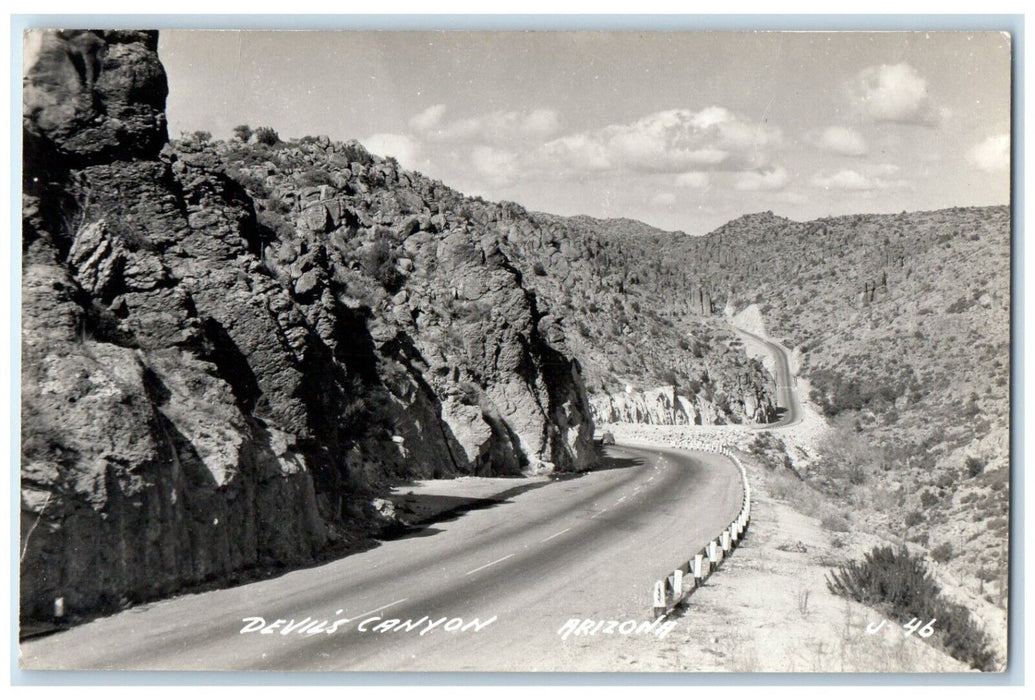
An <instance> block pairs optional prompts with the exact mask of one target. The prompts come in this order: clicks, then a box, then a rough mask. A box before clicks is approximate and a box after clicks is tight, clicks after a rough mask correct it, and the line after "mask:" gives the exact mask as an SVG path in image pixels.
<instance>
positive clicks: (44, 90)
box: [23, 30, 169, 169]
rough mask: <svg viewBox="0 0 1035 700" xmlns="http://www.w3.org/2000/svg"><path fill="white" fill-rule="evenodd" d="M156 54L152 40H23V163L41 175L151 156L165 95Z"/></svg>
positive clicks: (47, 35)
mask: <svg viewBox="0 0 1035 700" xmlns="http://www.w3.org/2000/svg"><path fill="white" fill-rule="evenodd" d="M157 47H158V33H157V32H138V31H82V30H67V31H30V32H27V33H26V36H25V54H26V56H25V58H26V62H25V65H26V71H25V80H24V86H23V100H24V101H23V128H24V133H25V153H26V158H27V159H29V160H31V161H32V162H33V163H34V164H36V167H37V168H39V169H43V166H44V165H46V164H49V163H51V162H52V161H54V160H58V159H59V160H61V161H62V162H63V163H65V164H68V163H76V164H86V163H98V162H104V161H107V160H114V159H129V158H135V157H140V158H149V157H154V156H156V155H157V154H158V151H159V150H161V148H162V146H163V145H164V144H165V143H166V141H167V140H168V136H167V133H166V122H165V98H166V96H167V94H168V92H169V89H168V84H167V82H166V77H165V70H164V69H163V67H162V64H161V62H160V61H159V60H158V54H157V52H156V49H157Z"/></svg>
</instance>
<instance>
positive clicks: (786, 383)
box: [734, 326, 801, 430]
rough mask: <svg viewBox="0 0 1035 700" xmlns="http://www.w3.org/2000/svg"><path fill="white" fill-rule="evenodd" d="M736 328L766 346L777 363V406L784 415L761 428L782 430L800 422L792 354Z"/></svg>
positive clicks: (783, 348) (799, 403)
mask: <svg viewBox="0 0 1035 700" xmlns="http://www.w3.org/2000/svg"><path fill="white" fill-rule="evenodd" d="M734 328H736V331H737V332H738V333H740V334H741V335H745V336H747V337H749V338H751V339H752V340H754V341H756V342H758V343H760V344H761V345H763V346H765V348H766V349H767V350H768V351H769V353H770V354H771V355H772V356H773V360H774V361H775V366H776V405H777V406H778V407H779V408H782V409H783V415H782V416H780V420H778V421H776V422H775V423H768V424H766V425H765V426H761V428H762V429H766V430H768V429H770V428H782V427H786V426H788V425H794V424H795V423H798V422H800V421H801V402H800V401H799V399H798V385H797V382H796V381H795V378H794V374H792V373H791V356H790V352H789V351H788V350H787V348H785V347H784V346H782V345H780V344H779V343H774V342H772V341H769V340H766V339H765V338H763V337H761V336H759V335H755V334H754V333H752V332H750V331H746V330H744V329H743V328H738V327H736V326H734Z"/></svg>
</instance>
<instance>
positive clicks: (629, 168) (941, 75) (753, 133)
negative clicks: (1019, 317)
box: [159, 30, 1010, 234]
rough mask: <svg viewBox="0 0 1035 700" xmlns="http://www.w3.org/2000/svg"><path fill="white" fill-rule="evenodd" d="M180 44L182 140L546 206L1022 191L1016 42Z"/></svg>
mask: <svg viewBox="0 0 1035 700" xmlns="http://www.w3.org/2000/svg"><path fill="white" fill-rule="evenodd" d="M159 55H160V57H161V59H162V62H163V64H164V65H165V68H166V71H167V73H168V76H169V90H170V94H169V100H168V106H167V113H168V117H169V129H170V133H171V135H173V136H174V137H175V136H177V135H179V134H180V133H181V132H190V131H195V130H204V131H210V132H211V133H212V134H213V135H214V136H215V137H216V138H228V137H229V136H230V134H231V131H232V129H233V127H234V126H236V125H238V124H249V125H251V126H253V127H256V126H264V125H266V126H272V127H274V128H275V129H276V130H277V131H278V133H279V134H280V136H281V137H282V138H285V139H287V138H292V137H300V136H306V135H312V136H316V135H327V136H329V137H331V138H332V139H336V140H346V139H352V138H355V139H358V140H359V141H361V142H362V143H363V144H364V145H365V146H366V147H367V148H368V149H369V150H370V151H372V152H374V153H377V154H379V155H391V156H395V157H396V158H397V159H398V160H399V162H400V163H401V164H402V165H403V166H404V167H406V168H409V169H416V170H419V171H421V172H423V173H424V174H426V175H428V176H430V177H433V178H435V179H439V180H441V181H442V182H444V183H445V184H446V185H449V186H451V187H454V188H456V189H458V190H460V191H461V192H463V193H465V194H468V195H480V196H482V197H485V198H486V199H490V200H509V201H514V202H517V203H519V204H521V205H523V206H525V207H526V208H529V209H533V210H538V211H547V212H552V213H556V214H564V215H574V214H589V215H591V216H597V217H617V216H624V217H629V218H634V219H640V220H642V221H645V222H647V223H649V224H652V225H654V226H657V227H660V228H664V229H669V230H682V231H686V232H688V233H692V234H703V233H707V232H708V231H710V230H713V229H714V228H716V227H718V226H720V225H722V224H723V223H725V222H726V221H729V220H730V219H734V218H736V217H738V216H741V215H743V214H747V213H752V212H758V211H769V210H771V211H773V212H775V213H776V214H779V215H781V216H786V217H789V218H791V219H795V220H799V221H803V220H808V219H813V218H818V217H822V216H832V215H840V214H851V213H887V212H899V211H903V210H908V211H914V210H925V209H939V208H944V207H953V206H973V205H989V204H1007V203H1009V197H1010V187H1009V186H1010V171H1009V159H1010V136H1009V133H1010V41H1009V37H1008V36H1006V35H1003V34H1000V33H994V32H984V33H965V32H929V33H928V32H883V33H878V32H825V33H819V32H769V33H765V32H697V33H694V32H649V33H641V32H620V33H602V32H458V31H451V32H347V31H342V32H269V31H250V32H222V31H185V30H164V31H163V32H162V34H161V37H160V41H159Z"/></svg>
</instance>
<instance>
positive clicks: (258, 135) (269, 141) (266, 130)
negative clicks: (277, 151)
mask: <svg viewBox="0 0 1035 700" xmlns="http://www.w3.org/2000/svg"><path fill="white" fill-rule="evenodd" d="M255 141H256V142H257V143H261V144H262V145H264V146H275V145H277V144H278V143H280V134H278V133H277V132H276V131H275V130H274V129H273V127H271V126H260V127H259V128H258V129H256V130H255Z"/></svg>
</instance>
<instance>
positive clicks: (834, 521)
mask: <svg viewBox="0 0 1035 700" xmlns="http://www.w3.org/2000/svg"><path fill="white" fill-rule="evenodd" d="M819 524H820V525H821V526H822V527H823V529H824V530H830V531H832V532H848V531H849V530H851V529H852V526H851V524H850V523H849V522H848V518H846V517H845V516H843V515H841V514H839V513H828V514H826V515H824V516H823V519H822V520H820V521H819Z"/></svg>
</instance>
